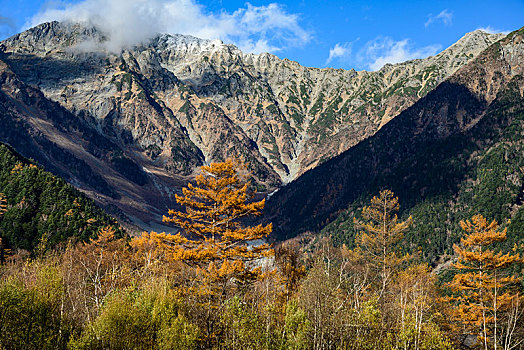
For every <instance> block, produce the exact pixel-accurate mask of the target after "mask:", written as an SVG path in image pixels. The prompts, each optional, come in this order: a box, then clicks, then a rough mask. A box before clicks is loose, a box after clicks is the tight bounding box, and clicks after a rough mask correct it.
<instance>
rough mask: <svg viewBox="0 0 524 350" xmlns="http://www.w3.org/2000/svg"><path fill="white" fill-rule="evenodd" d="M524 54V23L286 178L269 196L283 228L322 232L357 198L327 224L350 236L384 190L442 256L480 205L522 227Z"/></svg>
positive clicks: (419, 238) (282, 231) (287, 232)
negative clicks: (359, 136) (338, 150)
mask: <svg viewBox="0 0 524 350" xmlns="http://www.w3.org/2000/svg"><path fill="white" fill-rule="evenodd" d="M522 62H524V29H521V30H519V31H516V32H513V33H511V34H509V35H508V36H507V37H506V38H504V39H503V40H501V41H499V42H497V43H496V44H494V45H492V46H491V47H489V48H488V49H487V50H485V51H484V52H483V53H482V54H481V55H480V56H479V57H477V58H476V59H475V60H473V61H472V62H471V63H470V64H468V65H467V66H465V67H464V68H462V69H460V70H459V71H457V72H456V73H455V74H454V75H453V76H452V77H451V78H449V79H447V80H446V81H445V82H443V83H442V84H440V85H439V86H438V87H437V88H436V89H435V90H434V91H432V92H430V93H429V94H428V95H427V96H426V97H424V98H422V99H421V100H420V101H418V102H417V103H416V104H415V105H414V106H412V107H411V108H409V109H407V110H406V111H404V112H403V113H401V114H400V115H399V116H398V117H396V118H395V119H394V120H392V121H391V122H390V123H388V124H387V125H386V126H384V127H383V128H382V129H381V130H380V131H379V132H377V133H376V134H375V135H374V136H373V137H370V138H368V139H366V140H365V141H363V142H361V143H360V144H358V145H357V146H355V147H353V148H351V149H350V150H348V151H347V152H345V153H343V154H341V155H340V156H338V157H336V158H334V159H332V160H330V161H328V162H326V163H325V164H323V165H321V166H319V167H317V168H316V169H313V170H311V171H309V172H307V173H306V174H304V175H303V176H302V177H300V178H299V179H297V180H296V181H294V182H292V183H290V184H289V185H287V186H285V187H284V188H283V189H281V190H280V191H279V192H277V193H276V194H275V195H274V196H272V197H271V198H270V200H269V202H268V204H267V208H268V213H267V214H268V215H267V217H268V218H270V219H272V221H273V222H274V225H275V227H277V228H278V232H277V235H280V236H279V237H280V238H285V237H290V236H293V235H295V234H297V233H300V232H303V231H305V230H319V229H321V228H322V227H324V226H325V225H326V224H327V223H329V222H330V221H332V220H333V219H335V218H336V217H337V215H338V214H339V213H340V211H341V210H343V209H345V208H348V206H349V209H348V210H347V211H346V212H344V213H343V217H341V218H340V219H339V220H338V221H336V222H335V223H334V224H333V225H331V226H329V227H328V228H326V231H325V232H336V234H337V235H339V238H341V240H345V241H346V242H347V241H348V240H349V241H351V240H352V237H353V235H354V231H353V228H352V224H351V223H350V220H351V218H352V216H353V215H355V214H356V208H358V207H359V206H361V205H362V204H363V203H365V202H366V201H367V200H369V198H370V196H372V195H376V194H377V193H378V191H379V190H380V189H382V188H390V189H392V190H393V191H394V192H395V193H396V194H397V195H398V196H399V198H400V201H401V203H402V204H403V209H404V210H405V214H406V215H407V213H408V212H410V213H412V214H415V216H416V217H415V219H418V222H419V224H418V226H416V227H414V230H415V231H414V232H412V236H413V237H415V238H413V237H412V238H413V241H412V243H413V244H424V245H427V246H431V247H433V248H434V251H433V252H431V253H429V254H431V255H432V257H433V258H435V257H436V256H438V255H439V254H440V253H442V252H443V251H444V250H445V249H447V248H449V247H450V246H451V244H450V240H452V239H453V232H456V226H454V225H455V224H457V221H458V220H459V219H461V218H464V217H467V215H470V214H471V213H479V212H480V213H482V214H484V215H486V216H488V217H489V218H491V219H498V220H499V221H502V220H505V219H508V218H510V217H515V218H516V221H515V220H514V222H520V223H519V224H517V223H515V225H521V224H522V215H523V212H522V209H521V208H522V198H523V196H524V195H523V193H522V191H523V187H522V184H523V182H524V152H523V150H524V143H523V142H524V141H523V140H524V137H523V136H524V134H523V127H524V98H523V95H524V78H523V74H524V65H523V63H522ZM519 213H520V214H519ZM518 217H520V218H521V219H520V220H517V219H518ZM348 219H349V220H348ZM415 221H416V222H417V220H415ZM522 227H524V225H523V226H522ZM344 235H345V236H346V237H340V236H344ZM415 247H416V245H415Z"/></svg>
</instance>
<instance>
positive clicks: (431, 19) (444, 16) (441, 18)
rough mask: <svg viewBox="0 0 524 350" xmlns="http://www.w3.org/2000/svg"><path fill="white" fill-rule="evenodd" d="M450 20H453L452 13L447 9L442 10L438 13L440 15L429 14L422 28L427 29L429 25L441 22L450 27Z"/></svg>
mask: <svg viewBox="0 0 524 350" xmlns="http://www.w3.org/2000/svg"><path fill="white" fill-rule="evenodd" d="M452 20H453V12H450V11H449V10H448V9H444V10H442V11H440V13H439V14H438V15H436V16H434V15H433V14H431V13H430V14H429V15H428V20H427V21H426V23H424V27H426V28H427V27H428V26H429V25H431V24H432V23H436V22H442V23H444V24H445V25H447V26H449V25H451V22H452Z"/></svg>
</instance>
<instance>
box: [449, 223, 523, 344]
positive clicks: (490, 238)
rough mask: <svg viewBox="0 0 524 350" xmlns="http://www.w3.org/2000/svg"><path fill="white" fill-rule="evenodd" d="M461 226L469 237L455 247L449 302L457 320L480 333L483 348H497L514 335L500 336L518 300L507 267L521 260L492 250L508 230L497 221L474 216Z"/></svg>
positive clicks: (514, 281)
mask: <svg viewBox="0 0 524 350" xmlns="http://www.w3.org/2000/svg"><path fill="white" fill-rule="evenodd" d="M460 224H461V227H462V229H463V230H464V231H466V233H468V235H467V236H466V237H465V238H462V239H461V244H460V245H454V247H453V248H454V250H455V253H456V255H457V256H458V261H457V262H456V263H455V264H454V265H453V267H454V268H455V269H457V272H458V273H457V274H456V275H455V276H454V278H453V280H452V281H451V282H450V283H448V287H450V289H451V290H452V291H453V292H454V294H453V296H451V297H448V298H446V299H447V300H448V301H451V302H454V303H456V305H457V307H456V308H454V309H453V311H452V312H453V316H454V318H456V319H458V320H460V321H461V323H462V324H464V325H465V326H466V327H469V328H473V329H476V330H477V331H478V332H479V339H480V340H481V341H482V344H483V347H484V349H489V348H494V349H497V347H498V346H501V345H508V344H504V343H505V342H508V341H510V342H511V334H505V335H504V337H503V336H502V334H500V333H501V329H502V328H503V327H502V324H501V322H500V321H501V319H502V317H501V316H502V314H503V312H504V311H505V310H506V309H508V308H509V307H511V306H512V304H514V302H515V300H514V299H515V298H518V297H519V296H518V293H515V292H514V291H512V288H511V287H512V286H515V285H516V283H517V282H518V278H517V277H515V276H513V275H511V274H509V273H507V270H508V269H507V268H508V267H509V266H510V265H512V264H513V263H515V262H518V261H521V259H520V257H519V255H518V254H510V253H506V254H504V253H503V252H495V251H494V250H493V248H492V247H491V246H492V244H493V243H496V242H501V241H504V240H505V239H506V231H507V230H506V229H504V230H500V229H499V225H498V223H497V222H496V221H495V220H494V221H492V222H491V223H489V222H488V221H487V220H486V219H485V218H484V217H483V216H482V215H475V216H473V217H472V218H471V221H470V220H467V221H461V223H460ZM506 331H508V330H507V329H506ZM504 348H506V346H504Z"/></svg>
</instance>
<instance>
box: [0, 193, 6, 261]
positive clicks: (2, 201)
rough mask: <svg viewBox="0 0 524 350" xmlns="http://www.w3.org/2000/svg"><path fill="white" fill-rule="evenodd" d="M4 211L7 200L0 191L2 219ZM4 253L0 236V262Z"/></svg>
mask: <svg viewBox="0 0 524 350" xmlns="http://www.w3.org/2000/svg"><path fill="white" fill-rule="evenodd" d="M6 211H7V200H6V199H5V195H4V194H3V193H0V220H1V219H2V217H3V216H4V213H5V212H6ZM0 233H1V232H0ZM6 253H7V249H5V247H4V244H3V243H2V237H1V236H0V263H2V262H3V261H4V260H5V255H6Z"/></svg>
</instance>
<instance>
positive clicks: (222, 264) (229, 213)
mask: <svg viewBox="0 0 524 350" xmlns="http://www.w3.org/2000/svg"><path fill="white" fill-rule="evenodd" d="M241 171H242V166H241V165H240V164H239V163H238V162H236V161H233V160H231V159H228V160H227V161H225V162H221V163H211V164H210V165H209V166H202V167H201V174H200V175H198V176H197V177H196V185H193V184H191V183H189V184H188V185H187V187H185V188H183V195H182V196H181V195H176V201H177V203H179V204H180V205H182V206H184V207H185V211H176V210H169V215H168V216H164V222H167V223H173V224H175V225H176V226H178V227H179V228H181V230H182V232H179V233H177V234H167V233H156V232H151V233H144V234H143V235H142V236H141V237H140V238H138V239H135V240H134V242H132V245H134V246H135V247H137V246H141V245H146V244H151V243H154V244H155V245H156V246H157V247H159V248H161V249H162V250H164V251H165V252H166V254H167V256H168V257H169V258H171V259H173V260H178V261H183V262H185V263H187V264H189V265H191V266H197V267H199V268H202V271H206V272H207V274H208V276H212V277H213V278H215V279H221V278H226V279H229V278H235V279H236V280H237V281H241V280H242V281H243V280H245V279H246V278H250V279H251V278H254V277H256V276H257V275H258V274H259V273H260V268H251V267H250V266H248V264H247V263H248V262H250V261H254V260H257V259H260V258H262V257H264V256H269V255H271V254H272V249H271V248H270V246H269V245H268V244H266V243H262V244H250V243H249V242H253V241H257V240H261V239H263V238H265V237H267V236H268V235H269V234H270V233H271V230H272V225H271V224H268V225H261V224H260V225H257V226H249V225H246V224H245V221H244V220H245V219H246V218H248V217H249V216H253V215H260V213H261V210H262V209H263V208H264V204H265V200H261V201H252V199H253V193H250V191H249V183H248V182H247V181H246V175H243V174H242V173H241Z"/></svg>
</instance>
